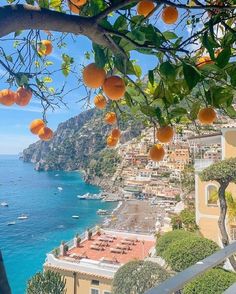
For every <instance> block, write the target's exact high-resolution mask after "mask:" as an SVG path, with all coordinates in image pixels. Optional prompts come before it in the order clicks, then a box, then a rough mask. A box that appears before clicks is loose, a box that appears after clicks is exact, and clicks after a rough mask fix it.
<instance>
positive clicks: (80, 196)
mask: <svg viewBox="0 0 236 294" xmlns="http://www.w3.org/2000/svg"><path fill="white" fill-rule="evenodd" d="M77 198H79V199H81V200H85V199H86V196H84V195H77Z"/></svg>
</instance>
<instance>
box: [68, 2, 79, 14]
mask: <svg viewBox="0 0 236 294" xmlns="http://www.w3.org/2000/svg"><path fill="white" fill-rule="evenodd" d="M67 2H68V6H69V9H70V11H71V12H73V13H74V14H80V8H79V7H78V6H77V5H74V4H73V3H72V1H70V0H67Z"/></svg>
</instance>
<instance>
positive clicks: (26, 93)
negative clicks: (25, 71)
mask: <svg viewBox="0 0 236 294" xmlns="http://www.w3.org/2000/svg"><path fill="white" fill-rule="evenodd" d="M32 95H33V94H32V92H31V91H30V89H26V88H24V87H20V88H19V89H18V90H17V91H16V104H18V105H20V106H26V105H27V104H29V102H30V100H31V98H32Z"/></svg>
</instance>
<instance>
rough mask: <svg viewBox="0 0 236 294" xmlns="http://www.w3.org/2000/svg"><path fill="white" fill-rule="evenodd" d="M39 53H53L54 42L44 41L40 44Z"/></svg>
mask: <svg viewBox="0 0 236 294" xmlns="http://www.w3.org/2000/svg"><path fill="white" fill-rule="evenodd" d="M38 53H39V54H40V55H49V54H51V53H52V42H51V41H50V40H42V41H41V42H40V43H39V48H38Z"/></svg>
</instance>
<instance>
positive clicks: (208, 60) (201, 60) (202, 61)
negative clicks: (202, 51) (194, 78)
mask: <svg viewBox="0 0 236 294" xmlns="http://www.w3.org/2000/svg"><path fill="white" fill-rule="evenodd" d="M214 63H215V62H214V61H213V60H211V57H210V56H207V55H206V56H202V57H200V58H198V60H197V64H196V66H197V68H199V69H201V68H203V67H204V66H205V65H206V64H214Z"/></svg>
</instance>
